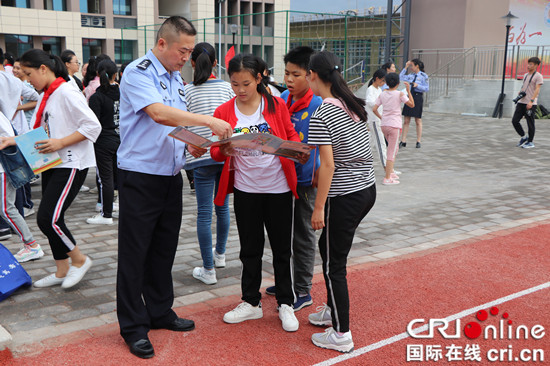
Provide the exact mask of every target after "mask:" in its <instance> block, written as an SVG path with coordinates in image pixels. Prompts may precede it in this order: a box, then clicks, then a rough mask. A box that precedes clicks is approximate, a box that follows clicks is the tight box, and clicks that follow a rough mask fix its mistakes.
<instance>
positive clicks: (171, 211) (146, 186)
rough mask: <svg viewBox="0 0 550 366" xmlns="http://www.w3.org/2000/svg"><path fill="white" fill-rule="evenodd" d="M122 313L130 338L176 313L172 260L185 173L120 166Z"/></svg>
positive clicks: (124, 329) (121, 322) (122, 326)
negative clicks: (154, 172)
mask: <svg viewBox="0 0 550 366" xmlns="http://www.w3.org/2000/svg"><path fill="white" fill-rule="evenodd" d="M118 173H119V175H118V177H119V192H120V195H119V197H120V198H119V205H120V208H119V209H120V211H119V212H120V219H119V222H118V223H119V226H118V272H117V315H118V323H119V326H120V334H121V335H122V337H123V338H124V339H125V340H126V341H128V342H135V341H137V340H139V339H143V338H147V333H148V332H149V329H150V328H151V327H162V326H163V325H167V324H168V323H170V322H172V321H174V320H175V319H176V317H177V315H176V313H175V312H174V311H173V310H172V305H173V302H174V286H173V284H172V265H173V264H174V257H175V255H176V248H177V246H178V238H179V231H180V226H181V215H182V188H183V180H182V178H181V174H178V175H175V176H161V175H151V174H144V173H137V172H131V171H127V170H119V172H118Z"/></svg>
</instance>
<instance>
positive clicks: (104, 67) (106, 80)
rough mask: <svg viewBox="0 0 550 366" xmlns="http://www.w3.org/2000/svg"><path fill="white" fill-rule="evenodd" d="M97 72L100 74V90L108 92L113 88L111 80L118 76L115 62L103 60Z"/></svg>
mask: <svg viewBox="0 0 550 366" xmlns="http://www.w3.org/2000/svg"><path fill="white" fill-rule="evenodd" d="M97 72H98V73H99V82H100V86H99V89H101V91H103V92H107V91H108V90H109V88H110V86H111V79H112V77H113V75H116V74H117V72H118V68H117V66H116V64H115V63H114V62H113V61H111V60H103V61H101V62H100V63H99V64H98V65H97Z"/></svg>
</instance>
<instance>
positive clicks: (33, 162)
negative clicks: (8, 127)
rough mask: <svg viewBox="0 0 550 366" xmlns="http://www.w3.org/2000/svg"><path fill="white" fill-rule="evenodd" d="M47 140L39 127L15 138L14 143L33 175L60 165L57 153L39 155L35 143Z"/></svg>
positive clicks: (42, 129)
mask: <svg viewBox="0 0 550 366" xmlns="http://www.w3.org/2000/svg"><path fill="white" fill-rule="evenodd" d="M47 139H49V137H48V135H47V134H46V131H45V130H44V127H39V128H37V129H34V130H32V131H29V132H27V133H25V134H23V135H19V136H15V143H16V144H17V146H18V147H19V150H21V153H22V154H23V156H24V157H25V159H26V160H27V163H29V166H30V167H31V169H32V171H33V172H34V174H40V173H42V172H43V171H45V170H48V169H50V168H53V167H54V166H57V165H59V164H61V163H62V161H61V158H60V157H59V154H58V153H57V152H53V153H47V154H40V153H39V152H38V149H37V148H36V142H37V141H42V140H47Z"/></svg>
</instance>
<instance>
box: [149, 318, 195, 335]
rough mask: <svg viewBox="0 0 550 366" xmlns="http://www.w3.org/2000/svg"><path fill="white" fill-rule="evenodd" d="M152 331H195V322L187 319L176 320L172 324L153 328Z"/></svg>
mask: <svg viewBox="0 0 550 366" xmlns="http://www.w3.org/2000/svg"><path fill="white" fill-rule="evenodd" d="M151 328H153V329H168V330H173V331H175V332H187V331H190V330H193V329H195V322H194V321H192V320H189V319H183V318H176V319H174V321H173V322H171V323H169V324H165V325H161V326H153V327H151Z"/></svg>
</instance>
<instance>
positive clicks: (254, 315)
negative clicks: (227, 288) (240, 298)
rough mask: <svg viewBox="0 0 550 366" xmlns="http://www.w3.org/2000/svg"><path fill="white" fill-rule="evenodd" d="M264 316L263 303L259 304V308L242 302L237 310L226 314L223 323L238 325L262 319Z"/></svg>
mask: <svg viewBox="0 0 550 366" xmlns="http://www.w3.org/2000/svg"><path fill="white" fill-rule="evenodd" d="M263 316H264V313H263V311H262V303H259V304H258V306H252V305H250V304H249V303H247V302H242V303H240V304H239V305H237V307H236V308H235V309H233V310H231V311H230V312H227V313H225V315H224V316H223V321H224V322H226V323H230V324H236V323H240V322H244V321H245V320H252V319H260V318H262V317H263Z"/></svg>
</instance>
